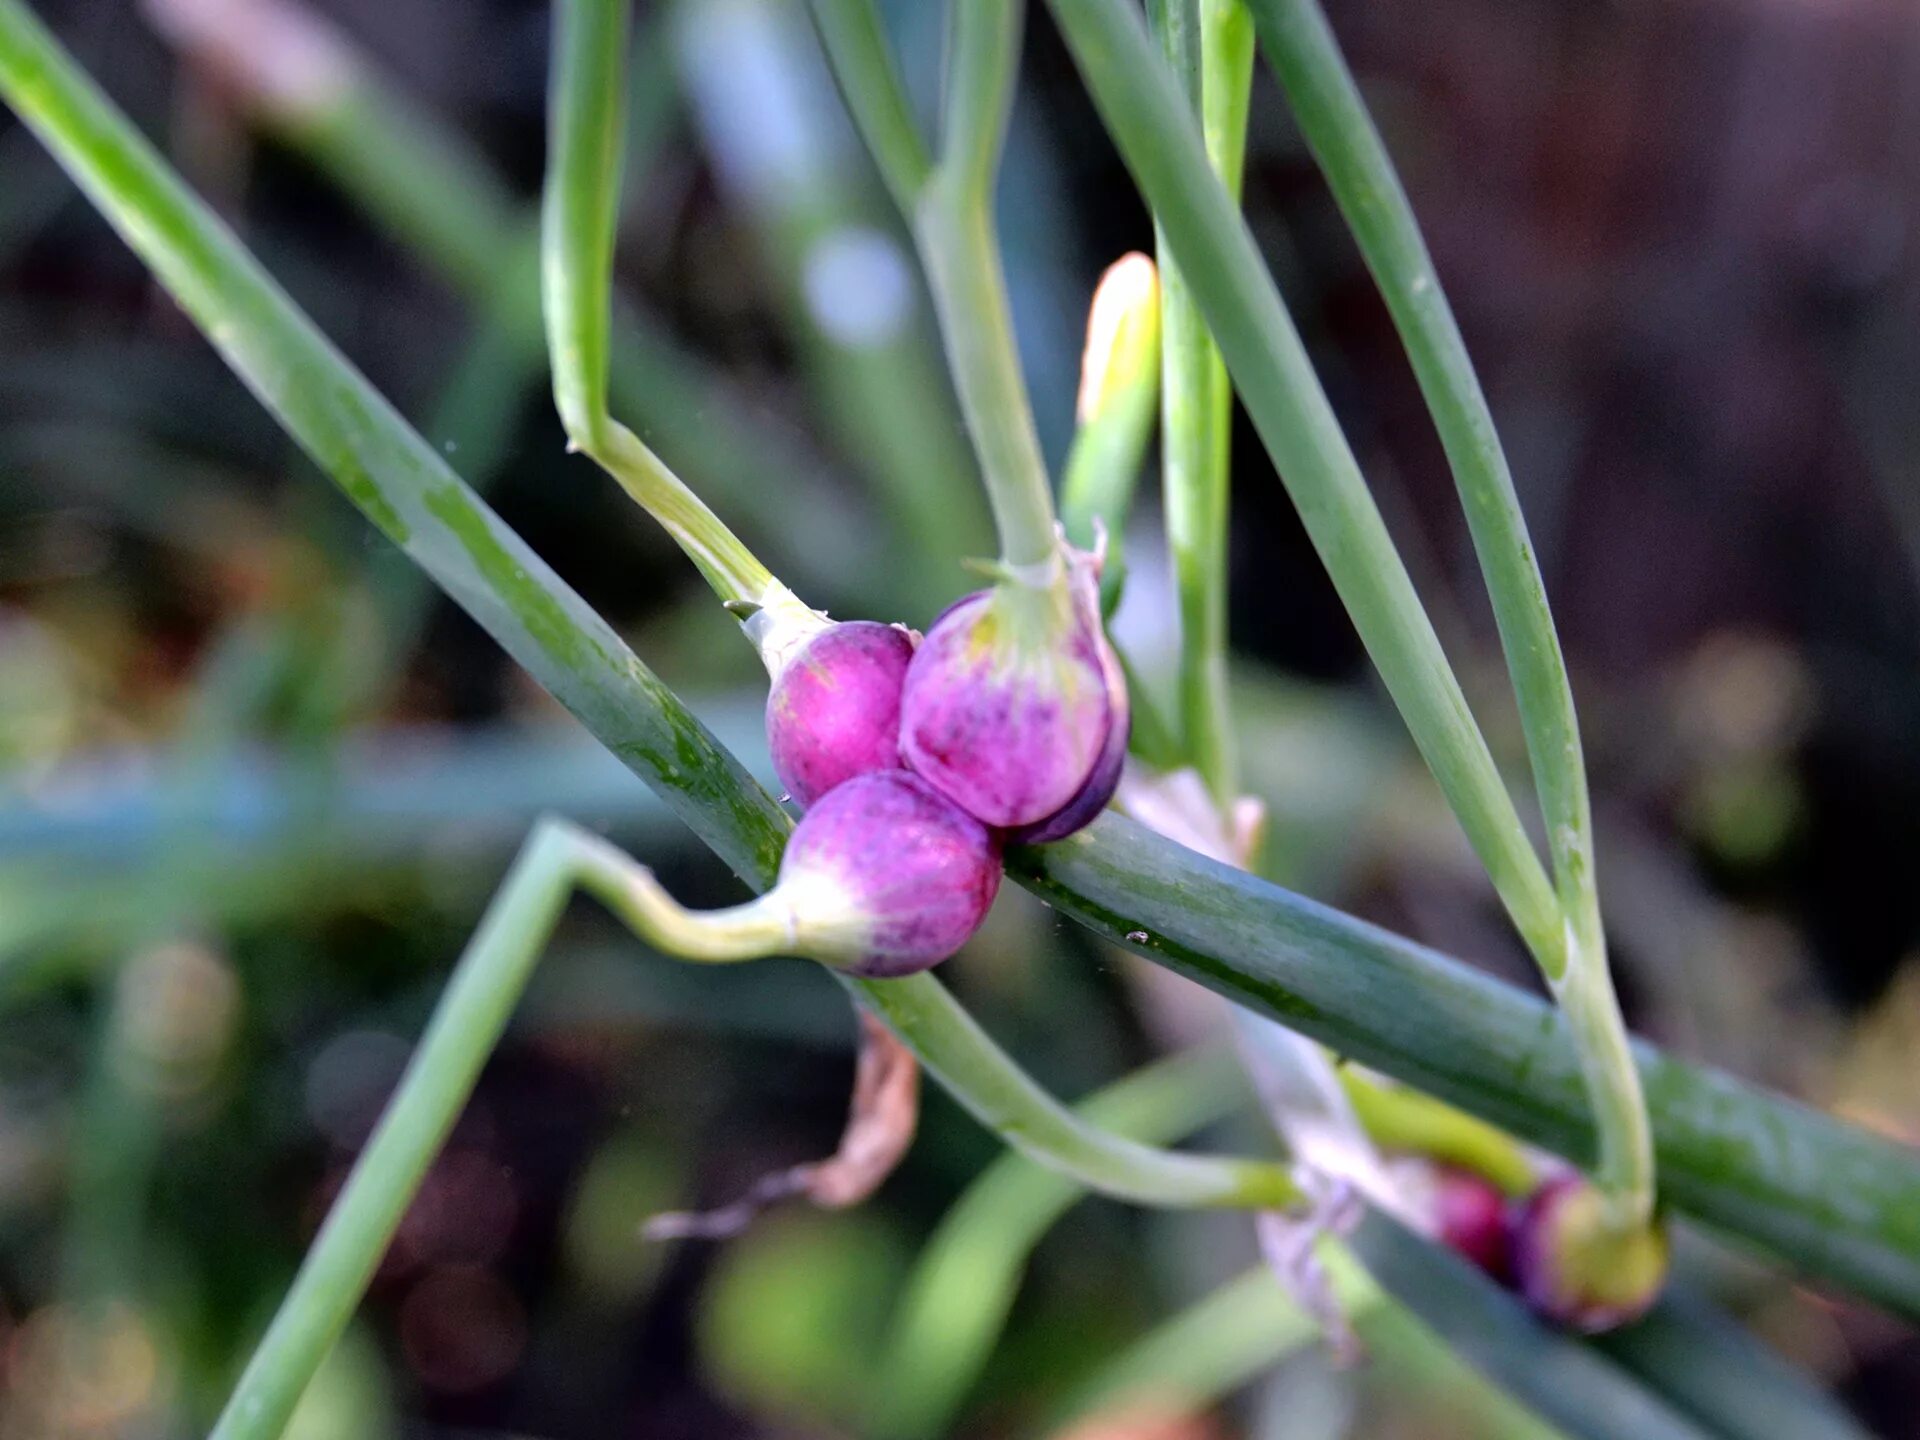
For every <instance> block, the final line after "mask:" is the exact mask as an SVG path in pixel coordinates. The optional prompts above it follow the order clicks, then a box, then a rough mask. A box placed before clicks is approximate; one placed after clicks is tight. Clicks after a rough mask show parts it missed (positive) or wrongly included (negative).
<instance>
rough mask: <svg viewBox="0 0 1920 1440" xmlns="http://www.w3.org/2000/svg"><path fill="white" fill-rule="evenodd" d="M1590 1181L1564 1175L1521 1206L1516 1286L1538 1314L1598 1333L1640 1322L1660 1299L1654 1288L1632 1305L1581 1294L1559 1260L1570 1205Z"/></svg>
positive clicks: (1516, 1240) (1515, 1246) (1516, 1230)
mask: <svg viewBox="0 0 1920 1440" xmlns="http://www.w3.org/2000/svg"><path fill="white" fill-rule="evenodd" d="M1591 1183H1592V1182H1591V1181H1589V1180H1587V1179H1586V1178H1585V1177H1584V1176H1580V1175H1560V1176H1556V1177H1555V1178H1554V1179H1552V1180H1549V1181H1547V1182H1546V1184H1544V1185H1542V1186H1541V1187H1540V1188H1539V1189H1537V1190H1535V1191H1534V1192H1533V1194H1532V1195H1531V1196H1529V1197H1528V1198H1527V1200H1526V1201H1525V1203H1524V1204H1522V1205H1521V1206H1520V1207H1519V1213H1518V1214H1517V1215H1516V1216H1515V1217H1514V1220H1513V1222H1512V1232H1513V1252H1512V1253H1513V1282H1514V1288H1515V1289H1517V1290H1518V1291H1519V1292H1520V1294H1521V1297H1522V1298H1523V1299H1525V1300H1526V1302H1527V1304H1528V1306H1529V1307H1530V1308H1531V1309H1532V1310H1533V1311H1534V1313H1535V1314H1538V1315H1541V1316H1544V1317H1545V1318H1546V1319H1548V1320H1552V1321H1554V1322H1555V1323H1556V1324H1559V1325H1564V1326H1566V1327H1567V1328H1568V1329H1569V1330H1578V1331H1580V1332H1582V1333H1583V1334H1587V1335H1598V1334H1601V1333H1603V1332H1604V1331H1607V1330H1612V1329H1615V1328H1617V1327H1618V1326H1621V1325H1625V1324H1627V1323H1628V1322H1629V1321H1633V1320H1637V1319H1639V1318H1640V1317H1641V1316H1642V1315H1644V1314H1646V1312H1647V1311H1648V1310H1649V1309H1650V1308H1651V1307H1652V1305H1653V1302H1654V1301H1655V1300H1657V1299H1658V1298H1659V1296H1660V1287H1659V1286H1658V1285H1654V1286H1653V1287H1652V1288H1650V1289H1649V1290H1648V1291H1647V1293H1646V1294H1645V1295H1644V1296H1642V1297H1640V1298H1638V1299H1636V1300H1634V1301H1632V1302H1620V1301H1604V1300H1599V1299H1595V1298H1594V1297H1592V1296H1588V1295H1582V1294H1579V1293H1577V1291H1576V1290H1575V1289H1574V1287H1573V1286H1572V1285H1571V1284H1569V1283H1568V1280H1567V1277H1566V1275H1565V1273H1564V1267H1563V1266H1562V1265H1561V1264H1560V1263H1559V1261H1558V1255H1559V1251H1560V1248H1561V1247H1562V1245H1563V1244H1564V1243H1565V1242H1564V1240H1563V1239H1562V1238H1561V1236H1560V1235H1558V1234H1557V1233H1556V1231H1557V1230H1558V1229H1560V1228H1561V1226H1560V1222H1561V1220H1562V1217H1563V1215H1564V1213H1565V1208H1566V1206H1567V1204H1568V1202H1569V1201H1571V1200H1573V1199H1574V1197H1576V1196H1578V1195H1581V1194H1582V1192H1583V1191H1585V1190H1586V1189H1587V1188H1588V1187H1589V1186H1590V1185H1591Z"/></svg>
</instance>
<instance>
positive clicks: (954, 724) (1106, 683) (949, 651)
mask: <svg viewBox="0 0 1920 1440" xmlns="http://www.w3.org/2000/svg"><path fill="white" fill-rule="evenodd" d="M1070 596H1071V603H1069V604H1063V603H1061V601H1060V599H1059V597H1057V596H1055V595H1053V594H1050V593H1047V592H1038V591H1034V590H1030V589H1027V588H1026V587H1023V586H1019V585H1002V586H997V587H995V588H994V589H992V590H983V591H980V592H978V593H977V594H973V595H969V596H967V597H966V598H965V599H964V600H961V601H960V602H959V603H958V604H956V605H954V606H953V607H952V608H950V609H949V610H948V611H947V612H946V613H945V614H944V615H942V616H941V617H940V618H939V619H938V620H937V621H935V622H934V625H933V628H932V629H931V630H929V631H928V632H927V638H926V639H925V640H924V641H923V642H922V643H921V646H920V649H919V651H918V652H917V653H916V654H915V655H914V657H913V663H912V664H911V665H910V666H909V667H908V669H907V684H906V691H905V694H904V695H903V696H902V699H901V710H900V750H901V754H902V755H903V756H904V757H905V759H906V762H907V764H908V765H909V766H910V767H911V768H912V769H913V771H914V772H915V773H916V774H918V775H919V776H921V777H922V778H923V779H925V780H926V781H927V782H928V783H929V784H931V785H932V786H933V787H934V788H935V789H937V790H939V791H940V793H941V794H943V795H945V796H947V798H949V799H950V800H952V801H953V802H954V803H955V804H957V805H959V806H960V807H961V808H962V809H964V810H966V811H967V812H968V813H969V814H971V815H974V816H976V817H977V818H979V819H980V820H981V821H983V822H984V823H986V824H988V825H991V826H993V827H995V828H996V829H1001V830H1006V831H1008V832H1010V834H1009V838H1010V839H1014V840H1017V841H1021V842H1025V843H1031V844H1038V843H1042V842H1044V841H1049V840H1058V839H1061V838H1063V837H1064V836H1066V835H1069V834H1071V833H1072V832H1073V831H1075V830H1077V829H1079V828H1080V827H1081V826H1083V825H1085V824H1086V823H1087V822H1088V821H1090V820H1092V819H1093V817H1094V816H1095V815H1097V814H1098V813H1099V812H1100V810H1101V809H1102V808H1103V807H1104V806H1105V805H1106V803H1107V801H1108V800H1109V799H1110V798H1112V795H1113V791H1114V787H1115V786H1116V785H1117V784H1118V783H1119V780H1120V766H1121V762H1122V761H1123V760H1124V759H1125V758H1126V746H1127V726H1128V720H1129V711H1128V707H1127V690H1126V682H1125V678H1124V676H1123V675H1122V674H1121V671H1120V667H1119V662H1118V661H1117V660H1116V659H1115V657H1114V654H1113V648H1112V646H1111V645H1109V644H1108V643H1107V638H1106V634H1105V632H1104V630H1103V629H1102V628H1101V624H1100V611H1099V592H1098V586H1097V582H1096V578H1095V575H1094V562H1093V561H1092V560H1091V558H1090V557H1086V556H1076V557H1074V574H1073V579H1072V583H1071V586H1070Z"/></svg>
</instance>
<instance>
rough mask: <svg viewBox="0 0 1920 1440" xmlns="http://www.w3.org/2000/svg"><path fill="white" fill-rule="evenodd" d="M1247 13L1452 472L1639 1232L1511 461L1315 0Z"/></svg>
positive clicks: (1616, 1183) (1555, 692)
mask: <svg viewBox="0 0 1920 1440" xmlns="http://www.w3.org/2000/svg"><path fill="white" fill-rule="evenodd" d="M1235 3H1238V0H1235ZM1249 4H1250V7H1251V9H1252V11H1253V14H1254V16H1255V18H1256V19H1257V22H1258V26H1259V33H1260V43H1261V48H1262V49H1263V50H1264V52H1265V54H1266V57H1267V61H1268V64H1269V65H1271V66H1272V68H1273V71H1274V73H1275V75H1277V76H1278V77H1279V80H1280V83H1281V85H1282V87H1283V88H1284V89H1285V91H1286V95H1287V99H1288V102H1289V104H1290V105H1291V107H1292V110H1293V113H1294V116H1295V118H1296V120H1297V121H1298V122H1299V125H1300V130H1301V133H1302V134H1303V135H1304V136H1305V137H1306V141H1307V144H1308V146H1309V147H1310V148H1311V149H1312V151H1313V153H1314V156H1315V158H1316V159H1317V161H1318V162H1319V165H1320V169H1321V172H1322V173H1323V174H1324V175H1325V176H1326V178H1327V183H1328V186H1329V188H1331V190H1332V191H1333V195H1334V199H1335V201H1336V203H1338V205H1339V207H1340V212H1341V214H1342V215H1343V216H1345V217H1346V221H1347V225H1348V228H1350V229H1351V230H1352V231H1353V235H1354V238H1355V240H1356V241H1357V242H1358V244H1359V247H1360V253H1361V255H1362V256H1363V257H1364V258H1365V260H1366V262H1367V266H1368V268H1369V269H1370V270H1371V271H1372V272H1373V276H1374V280H1375V283H1376V284H1377V285H1378V286H1379V288H1380V293H1381V296H1382V297H1383V298H1384V299H1385V301H1386V304H1387V309H1388V311H1389V312H1390V313H1391V314H1392V316H1393V321H1394V325H1395V327H1396V328H1397V329H1398V330H1399V332H1400V337H1401V340H1402V342H1403V343H1404V344H1405V346H1406V350H1407V356H1408V358H1409V360H1410V361H1411V362H1412V365H1413V371H1414V376H1415V378H1416V379H1417V380H1418V381H1419V384H1420V390H1421V393H1422V394H1423V395H1424V396H1425V397H1426V401H1427V408H1428V410H1429V411H1430V412H1431V413H1432V415H1433V419H1434V425H1435V428H1436V429H1437V430H1438V431H1439V434H1440V440H1441V444H1442V446H1443V448H1444V449H1445V450H1446V454H1447V460H1448V463H1449V465H1450V466H1451V467H1452V469H1453V474H1454V481H1455V484H1456V486H1457V488H1458V490H1459V493H1460V501H1461V505H1462V507H1463V509H1464V510H1465V512H1466V516H1467V528H1468V530H1469V532H1470V533H1471V535H1472V537H1473V544H1474V551H1475V553H1476V554H1477V555H1478V557H1479V560H1480V569H1481V572H1482V574H1483V575H1484V576H1485V577H1486V585H1487V594H1488V597H1489V598H1490V599H1491V601H1492V604H1493V614H1494V621H1495V623H1496V625H1497V626H1498V629H1499V632H1500V643H1501V647H1502V649H1503V650H1504V651H1505V653H1506V659H1507V668H1508V670H1509V671H1510V672H1511V674H1512V677H1513V689H1514V697H1515V700H1516V703H1517V706H1518V709H1519V712H1520V724H1521V728H1522V730H1523V732H1524V733H1525V736H1526V743H1527V754H1528V758H1529V760H1530V762H1531V765H1532V770H1533V781H1534V786H1535V789H1536V790H1537V791H1538V793H1539V797H1540V808H1541V812H1542V817H1543V819H1544V820H1545V824H1546V836H1547V850H1548V853H1549V855H1550V856H1551V857H1552V860H1553V870H1554V881H1555V885H1556V887H1557V889H1558V892H1559V896H1560V904H1561V908H1562V910H1563V912H1564V913H1565V915H1566V916H1567V917H1568V922H1569V927H1570V928H1569V934H1568V945H1567V957H1568V958H1567V965H1566V968H1565V973H1564V974H1563V975H1562V976H1559V977H1553V976H1552V972H1551V971H1549V976H1550V978H1554V979H1555V994H1556V996H1557V997H1558V999H1559V1000H1560V1002H1561V1004H1563V1005H1565V1006H1566V1007H1567V1009H1568V1012H1569V1014H1570V1015H1571V1016H1572V1018H1573V1021H1574V1027H1575V1031H1576V1033H1577V1034H1578V1035H1579V1036H1580V1037H1581V1047H1582V1053H1583V1055H1585V1056H1587V1057H1588V1060H1587V1064H1588V1083H1589V1086H1590V1088H1591V1089H1592V1091H1593V1098H1594V1105H1595V1107H1596V1109H1598V1110H1600V1111H1602V1112H1603V1113H1602V1115H1601V1120H1600V1132H1601V1137H1602V1138H1601V1147H1600V1155H1599V1160H1598V1164H1597V1166H1596V1169H1595V1178H1596V1179H1597V1180H1598V1182H1599V1183H1600V1185H1601V1186H1602V1187H1603V1188H1604V1189H1605V1190H1606V1191H1607V1192H1608V1194H1609V1195H1610V1196H1612V1197H1614V1198H1615V1199H1616V1201H1617V1203H1618V1206H1619V1211H1620V1215H1619V1218H1620V1220H1621V1221H1622V1223H1623V1224H1625V1225H1628V1226H1632V1225H1641V1224H1645V1223H1646V1221H1647V1219H1648V1217H1649V1215H1650V1214H1651V1213H1652V1208H1653V1196H1654V1163H1653V1149H1652V1146H1651V1144H1650V1142H1649V1139H1648V1131H1647V1120H1646V1113H1645V1112H1646V1102H1645V1099H1644V1097H1642V1096H1641V1094H1640V1091H1639V1083H1638V1077H1637V1075H1636V1074H1635V1072H1634V1069H1633V1066H1632V1064H1631V1063H1630V1061H1629V1060H1628V1057H1627V1045H1626V1034H1625V1027H1624V1026H1623V1025H1622V1024H1621V1021H1620V1015H1619V1005H1618V1002H1617V1001H1616V1000H1615V999H1614V996H1613V993H1612V992H1613V987H1612V982H1611V980H1610V979H1609V978H1608V965H1607V952H1606V939H1605V932H1604V930H1603V929H1602V926H1601V921H1600V900H1599V892H1598V887H1597V884H1596V881H1595V876H1594V860H1593V806H1592V801H1591V799H1590V798H1589V795H1588V790H1587V773H1586V764H1585V762H1584V760H1583V758H1582V756H1581V747H1580V726H1579V721H1578V718H1577V716H1576V714H1575V711H1574V705H1573V688H1572V685H1571V684H1570V682H1569V680H1568V677H1567V665H1566V660H1565V657H1564V656H1563V655H1562V653H1561V649H1560V638H1559V635H1558V633H1557V632H1556V630H1555V628H1554V624H1553V614H1552V611H1551V609H1550V608H1549V606H1548V603H1547V592H1546V584H1545V582H1544V581H1543V579H1542V578H1541V575H1540V565H1539V561H1538V559H1537V558H1536V556H1535V554H1534V549H1533V543H1532V541H1531V540H1530V539H1529V538H1528V535H1527V524H1526V519H1525V517H1524V516H1523V515H1522V514H1521V511H1520V500H1519V497H1518V495H1516V494H1515V492H1514V486H1513V475H1512V472H1511V471H1510V469H1509V467H1508V465H1507V457H1506V452H1505V451H1504V449H1503V448H1502V447H1501V444H1500V437H1499V434H1498V432H1497V431H1496V430H1495V428H1494V423H1493V414H1492V412H1491V411H1490V410H1489V408H1488V406H1487V400H1486V395H1485V393H1484V392H1483V391H1482V389H1481V386H1480V380H1479V376H1478V375H1477V373H1476V372H1475V370H1474V366H1473V361H1472V359H1471V358H1470V357H1469V356H1468V354H1467V347H1466V342H1465V340H1464V339H1463V338H1462V337H1461V334H1460V327H1459V325H1458V323H1457V322H1456V321H1455V319H1454V315H1453V308H1452V306H1450V305H1449V304H1448V303H1447V297H1446V292H1445V290H1444V289H1443V288H1442V286H1441V284H1440V279H1439V275H1438V274H1437V272H1436V271H1435V269H1434V265H1433V257H1432V256H1431V255H1430V254H1429V253H1428V252H1427V246H1426V242H1425V240H1424V239H1423V238H1422V237H1421V234H1420V227H1419V225H1418V223H1417V222H1416V221H1415V219H1414V215H1413V207H1412V205H1411V204H1410V203H1409V201H1408V199H1407V195H1406V191H1405V189H1404V188H1403V187H1402V185H1401V184H1400V177H1399V175H1398V174H1397V173H1396V172H1395V169H1394V166H1393V161H1392V159H1391V158H1390V157H1389V155H1388V154H1387V149H1386V145H1385V144H1384V142H1383V141H1382V140H1381V138H1380V132H1379V130H1378V129H1377V128H1376V127H1375V125H1374V123H1373V119H1372V117H1371V116H1370V115H1369V114H1368V113H1367V107H1366V102H1365V101H1364V100H1363V99H1362V98H1361V95H1360V88H1359V86H1358V85H1357V84H1355V82H1354V78H1353V72H1352V71H1351V70H1350V69H1349V68H1348V66H1347V63H1346V58H1345V56H1343V55H1342V54H1341V52H1340V46H1339V43H1338V41H1337V40H1336V39H1335V37H1334V34H1333V31H1332V28H1331V27H1330V26H1329V25H1328V24H1327V18H1326V15H1325V12H1324V11H1323V10H1322V9H1321V6H1320V3H1319V0H1249Z"/></svg>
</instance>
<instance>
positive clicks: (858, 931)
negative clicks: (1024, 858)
mask: <svg viewBox="0 0 1920 1440" xmlns="http://www.w3.org/2000/svg"><path fill="white" fill-rule="evenodd" d="M1060 554H1061V557H1062V562H1061V563H1062V564H1063V566H1064V577H1063V578H1061V579H1060V580H1059V581H1058V583H1052V584H1044V585H1035V584H1029V583H1025V582H1023V581H1021V580H1017V579H1010V580H1007V581H1004V582H1003V583H1001V584H998V585H995V586H994V587H992V588H990V589H987V590H982V591H978V592H976V593H975V594H972V595H969V596H967V597H965V598H964V599H962V600H960V601H958V602H957V603H955V604H954V605H952V606H950V607H949V608H948V609H947V610H946V612H945V613H944V614H942V615H941V616H940V617H939V619H938V620H937V621H936V622H935V623H934V625H933V627H932V629H931V630H930V631H929V632H928V634H927V637H926V639H925V640H920V639H919V637H917V636H916V635H914V634H913V632H912V631H909V630H907V629H905V628H903V627H901V626H896V625H883V624H879V623H877V622H874V621H851V622H846V623H835V622H832V621H829V620H827V619H826V618H825V617H824V616H821V615H819V614H818V613H817V612H814V611H810V610H806V609H805V608H804V607H802V606H800V605H799V603H798V602H797V601H792V600H790V599H788V598H786V597H783V598H782V599H781V600H780V601H778V602H776V603H775V604H773V605H770V606H768V607H765V608H763V609H762V610H761V611H760V612H759V613H757V614H755V615H753V616H752V617H750V618H749V619H748V621H747V631H748V634H749V636H750V638H752V639H753V640H754V642H755V643H756V644H757V645H758V646H759V649H760V653H761V657H762V659H763V660H764V661H765V662H766V665H767V670H768V673H769V675H770V676H771V677H772V688H771V690H770V692H769V695H768V700H767V743H768V748H769V749H770V751H771V752H772V757H773V766H774V772H775V774H777V775H778V776H779V778H780V782H781V784H782V785H783V786H785V787H786V791H787V795H788V797H789V798H790V799H791V800H793V801H794V803H795V804H797V805H798V806H800V807H801V808H802V809H803V810H804V812H805V813H804V815H803V816H802V818H801V820H800V823H799V824H798V826H797V827H796V828H795V830H794V833H793V838H792V839H791V840H790V841H789V842H788V846H787V853H786V857H785V859H784V860H783V862H782V864H781V869H780V881H779V887H778V892H779V893H780V894H782V895H783V897H784V898H785V900H786V901H787V902H788V903H790V905H791V907H792V911H793V913H794V914H795V916H796V917H797V918H796V921H795V925H796V930H797V931H804V932H805V934H806V936H807V938H808V939H809V941H810V944H809V946H808V948H807V952H806V953H809V954H812V955H814V956H815V957H816V958H819V959H823V960H826V961H828V963H832V964H837V965H839V966H840V967H841V968H844V969H847V970H850V971H853V972H854V973H857V974H861V975H868V976H896V975H908V974H912V973H914V972H915V971H919V970H924V969H927V968H928V967H930V966H932V965H936V964H938V963H939V962H940V961H942V960H944V959H946V958H947V957H948V956H950V955H951V954H953V953H954V951H956V950H958V949H959V948H960V946H961V945H962V944H964V943H965V941H966V940H967V938H968V937H969V936H970V935H971V934H972V933H973V931H974V930H975V929H977V928H978V926H979V924H980V922H981V921H982V920H983V919H984V918H985V916H986V912H987V909H988V907H989V906H990V905H991V904H992V902H993V897H994V895H995V893H996V892H997V890H998V888H999V883H1000V852H1001V846H1002V844H1003V843H1005V842H1009V841H1011V842H1013V843H1017V844H1044V843H1048V842H1051V841H1054V840H1060V839H1064V838H1065V837H1066V836H1068V835H1071V834H1072V833H1073V832H1074V831H1076V830H1078V829H1080V828H1081V827H1082V826H1084V825H1086V824H1087V823H1088V822H1090V821H1091V820H1092V819H1093V818H1094V817H1095V816H1096V815H1098V814H1099V813H1100V811H1101V810H1102V809H1103V808H1104V807H1105V806H1106V804H1107V802H1108V801H1109V800H1110V799H1111V798H1112V796H1113V792H1114V789H1115V787H1116V786H1117V785H1118V784H1119V780H1120V769H1121V765H1122V763H1123V762H1124V760H1125V758H1126V748H1127V734H1128V726H1129V716H1130V712H1129V708H1128V703H1127V687H1126V680H1125V677H1124V675H1123V674H1122V672H1121V669H1120V665H1119V662H1118V659H1117V658H1116V657H1115V655H1114V651H1113V648H1112V646H1111V645H1110V644H1109V643H1108V641H1107V637H1106V632H1105V630H1104V628H1103V626H1102V624H1101V619H1100V609H1099V561H1098V559H1097V558H1096V557H1095V556H1092V555H1088V554H1084V553H1082V552H1079V551H1076V550H1073V549H1072V548H1071V547H1068V546H1066V545H1065V544H1064V543H1063V544H1062V546H1061V548H1060Z"/></svg>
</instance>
